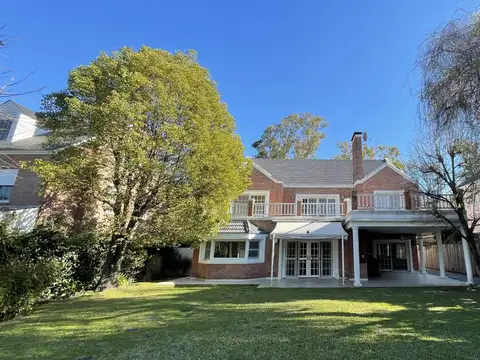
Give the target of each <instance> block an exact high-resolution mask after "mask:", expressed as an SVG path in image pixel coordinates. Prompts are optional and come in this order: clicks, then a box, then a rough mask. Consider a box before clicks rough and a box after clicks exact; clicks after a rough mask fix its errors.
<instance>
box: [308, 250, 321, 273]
mask: <svg viewBox="0 0 480 360" xmlns="http://www.w3.org/2000/svg"><path fill="white" fill-rule="evenodd" d="M309 275H310V276H320V246H319V243H318V242H317V241H312V242H310V274H309Z"/></svg>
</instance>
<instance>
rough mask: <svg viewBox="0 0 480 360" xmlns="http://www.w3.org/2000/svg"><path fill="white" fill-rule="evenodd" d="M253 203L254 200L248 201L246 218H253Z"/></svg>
mask: <svg viewBox="0 0 480 360" xmlns="http://www.w3.org/2000/svg"><path fill="white" fill-rule="evenodd" d="M254 203H255V200H254V199H250V200H248V210H247V216H248V217H252V216H253V204H254Z"/></svg>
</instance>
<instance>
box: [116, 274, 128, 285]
mask: <svg viewBox="0 0 480 360" xmlns="http://www.w3.org/2000/svg"><path fill="white" fill-rule="evenodd" d="M117 285H118V287H127V286H128V285H130V280H129V279H128V276H127V275H125V274H118V275H117Z"/></svg>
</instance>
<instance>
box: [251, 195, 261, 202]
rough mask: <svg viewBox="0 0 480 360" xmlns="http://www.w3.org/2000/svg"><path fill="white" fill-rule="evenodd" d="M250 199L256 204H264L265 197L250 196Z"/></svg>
mask: <svg viewBox="0 0 480 360" xmlns="http://www.w3.org/2000/svg"><path fill="white" fill-rule="evenodd" d="M250 198H251V199H253V200H255V202H256V203H265V195H250Z"/></svg>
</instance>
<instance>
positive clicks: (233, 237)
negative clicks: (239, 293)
mask: <svg viewBox="0 0 480 360" xmlns="http://www.w3.org/2000/svg"><path fill="white" fill-rule="evenodd" d="M224 235H229V237H222V238H218V237H215V238H210V239H208V240H207V241H206V242H208V241H210V242H211V243H210V258H209V259H204V256H205V244H206V242H203V243H202V244H200V250H199V252H198V262H199V263H200V264H260V263H264V262H265V246H266V239H267V235H266V234H246V235H248V237H245V236H239V235H238V234H224ZM240 235H244V234H240ZM233 241H242V242H243V241H245V257H244V258H214V257H213V256H214V252H215V242H233ZM250 241H259V245H258V246H259V249H258V258H256V259H249V258H248V253H249V250H250Z"/></svg>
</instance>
